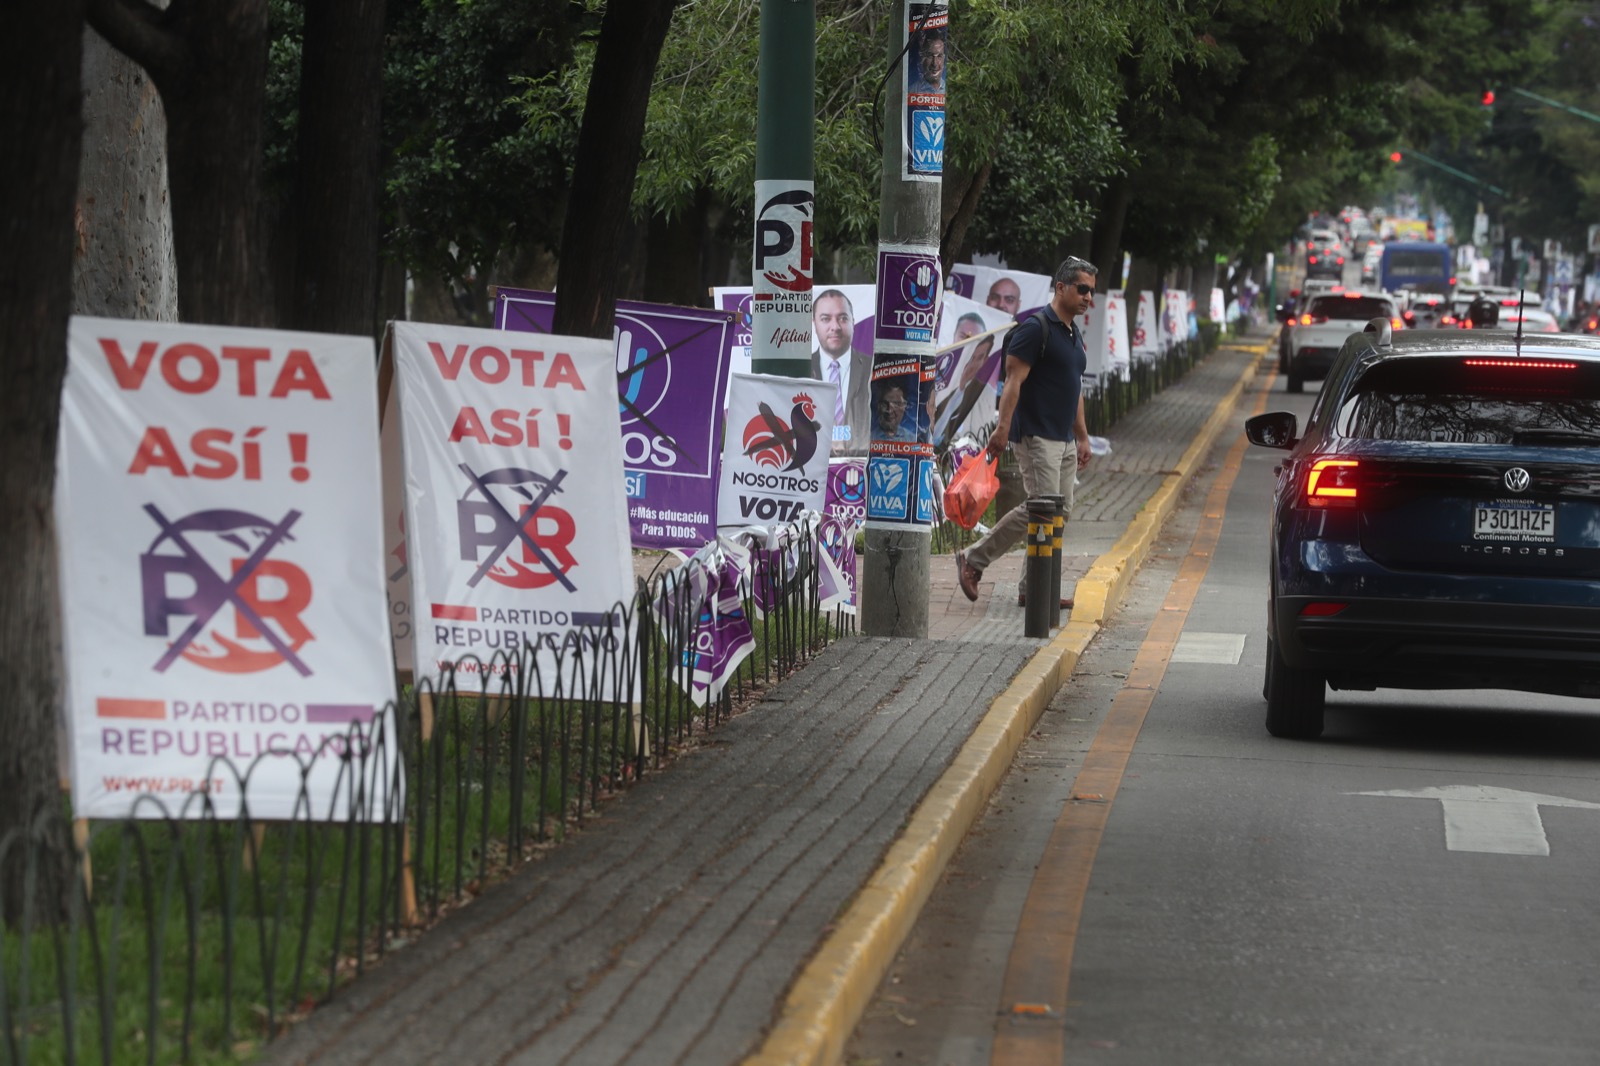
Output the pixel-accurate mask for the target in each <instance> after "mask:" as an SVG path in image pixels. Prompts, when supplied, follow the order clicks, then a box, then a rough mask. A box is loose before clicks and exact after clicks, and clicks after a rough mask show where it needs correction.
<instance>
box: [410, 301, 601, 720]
mask: <svg viewBox="0 0 1600 1066" xmlns="http://www.w3.org/2000/svg"><path fill="white" fill-rule="evenodd" d="M393 344H394V358H395V374H396V378H397V379H398V381H399V384H400V396H399V399H400V437H401V443H402V447H403V450H404V453H405V495H406V557H407V563H408V565H409V569H410V574H411V590H412V592H411V596H412V614H413V616H414V619H415V622H414V625H415V630H416V664H417V665H416V669H417V671H418V672H419V673H420V674H424V675H431V674H434V673H436V672H438V671H441V670H444V669H446V668H447V667H450V666H453V665H455V666H457V670H458V674H459V675H463V676H461V677H460V678H459V680H458V683H461V684H466V685H470V684H471V680H472V679H471V678H469V677H466V676H464V675H466V674H467V673H469V672H478V671H490V672H492V673H502V672H506V671H509V670H513V669H516V668H517V667H516V661H515V659H514V658H513V659H510V660H508V659H507V658H506V657H505V656H512V657H515V656H517V655H518V654H519V653H521V652H522V651H523V649H524V648H526V647H527V646H530V645H531V646H532V647H534V648H535V649H537V650H538V653H537V661H538V664H539V670H540V681H541V683H542V684H543V685H544V689H543V691H545V692H551V691H553V689H554V686H555V684H556V682H557V680H558V677H559V676H560V674H558V666H557V654H556V653H562V655H561V658H562V659H563V660H564V661H565V662H566V663H568V664H576V663H577V661H578V659H577V654H576V653H578V652H583V653H586V661H587V662H589V663H591V664H592V663H593V656H592V654H588V653H596V652H602V653H603V652H610V651H614V650H616V649H617V648H618V646H619V644H620V642H621V641H624V640H626V639H627V633H626V628H625V625H626V623H625V617H624V614H623V608H624V607H625V606H626V604H627V602H628V601H629V600H630V598H631V596H632V588H633V567H632V557H631V554H630V551H629V544H628V523H627V499H626V497H625V496H624V495H623V469H622V425H621V421H620V419H619V418H618V416H617V392H616V372H615V368H614V362H613V350H614V349H613V346H612V343H611V342H610V341H608V340H595V339H592V338H587V337H563V336H556V335H552V334H530V333H512V332H502V331H500V330H489V329H470V328H466V327H460V326H443V325H428V324H425V323H417V322H397V323H395V326H394V341H393ZM497 653H504V654H503V655H502V656H501V658H500V659H499V660H498V661H497V660H496V655H497ZM574 668H575V666H574ZM602 673H604V674H605V675H606V676H605V679H604V681H603V682H602V684H603V685H606V686H611V685H613V684H614V683H615V675H616V674H617V673H619V671H609V670H608V671H602ZM566 683H567V684H568V685H569V686H570V685H571V684H572V678H571V675H570V674H569V675H568V677H567V681H566ZM530 691H532V692H533V693H534V694H537V692H538V691H539V690H537V689H534V688H532V683H531V681H530ZM569 691H570V688H569ZM596 694H597V695H601V697H602V698H611V697H613V696H615V695H617V693H615V692H612V691H611V690H610V688H607V689H606V690H605V692H604V693H596Z"/></svg>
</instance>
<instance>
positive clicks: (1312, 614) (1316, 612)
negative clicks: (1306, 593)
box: [1300, 600, 1350, 618]
mask: <svg viewBox="0 0 1600 1066" xmlns="http://www.w3.org/2000/svg"><path fill="white" fill-rule="evenodd" d="M1348 606H1350V605H1349V604H1348V603H1327V602H1325V601H1321V600H1319V601H1317V602H1315V603H1308V604H1306V605H1305V606H1304V607H1302V608H1300V617H1301V618H1331V617H1333V616H1334V615H1336V614H1338V613H1339V612H1340V611H1342V610H1344V609H1345V608H1346V607H1348Z"/></svg>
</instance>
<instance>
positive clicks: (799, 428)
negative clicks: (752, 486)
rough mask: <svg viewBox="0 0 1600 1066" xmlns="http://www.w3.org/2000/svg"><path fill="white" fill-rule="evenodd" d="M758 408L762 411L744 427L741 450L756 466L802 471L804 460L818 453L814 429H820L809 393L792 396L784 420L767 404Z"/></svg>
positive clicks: (804, 467)
mask: <svg viewBox="0 0 1600 1066" xmlns="http://www.w3.org/2000/svg"><path fill="white" fill-rule="evenodd" d="M760 409H761V413H760V414H758V415H756V417H754V418H752V419H751V420H750V421H749V423H748V424H746V426H745V427H744V453H745V454H746V455H748V456H749V457H750V458H752V459H754V460H755V462H756V465H757V466H765V467H769V468H771V469H775V470H779V469H781V470H783V471H785V472H787V471H790V470H796V471H799V472H800V473H802V474H803V473H805V472H806V463H808V462H810V461H811V457H812V456H813V455H815V454H817V431H818V430H820V429H821V428H822V423H821V422H818V421H817V420H816V413H817V406H816V404H815V403H814V402H812V399H811V397H810V396H808V395H806V394H805V393H803V392H802V393H800V394H799V395H798V396H796V397H795V398H794V409H793V410H791V411H790V412H789V421H788V422H787V423H786V422H784V420H783V419H781V418H779V417H778V416H777V413H776V412H774V411H773V410H772V408H771V407H770V406H768V405H767V404H766V403H762V404H761V405H760ZM785 463H788V465H787V466H785V465H784V464H785Z"/></svg>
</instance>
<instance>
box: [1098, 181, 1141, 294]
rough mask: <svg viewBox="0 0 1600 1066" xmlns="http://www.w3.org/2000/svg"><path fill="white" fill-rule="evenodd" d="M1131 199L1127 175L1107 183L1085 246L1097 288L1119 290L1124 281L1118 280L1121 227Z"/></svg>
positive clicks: (1122, 279)
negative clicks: (1095, 269) (1097, 275)
mask: <svg viewBox="0 0 1600 1066" xmlns="http://www.w3.org/2000/svg"><path fill="white" fill-rule="evenodd" d="M1132 195H1133V183H1132V182H1131V181H1129V180H1128V175H1126V174H1119V175H1117V176H1116V177H1115V178H1113V179H1112V180H1111V187H1110V188H1109V189H1107V190H1106V195H1105V198H1104V200H1103V201H1102V206H1101V209H1100V215H1099V217H1098V218H1096V219H1095V222H1094V231H1093V236H1092V237H1091V238H1090V243H1089V262H1091V263H1093V264H1094V265H1095V266H1097V267H1099V268H1100V288H1102V289H1106V290H1110V289H1120V288H1123V287H1124V282H1125V280H1126V279H1124V278H1123V276H1122V224H1123V222H1124V221H1126V220H1127V217H1128V204H1129V202H1130V201H1131V199H1132Z"/></svg>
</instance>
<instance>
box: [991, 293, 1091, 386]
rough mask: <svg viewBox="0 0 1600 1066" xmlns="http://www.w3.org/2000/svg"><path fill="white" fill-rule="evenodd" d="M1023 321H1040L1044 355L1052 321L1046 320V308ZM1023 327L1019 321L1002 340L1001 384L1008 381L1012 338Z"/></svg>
mask: <svg viewBox="0 0 1600 1066" xmlns="http://www.w3.org/2000/svg"><path fill="white" fill-rule="evenodd" d="M1023 322H1037V323H1039V354H1040V355H1043V354H1044V345H1045V343H1046V342H1047V341H1048V340H1049V339H1050V323H1049V322H1048V321H1046V320H1045V317H1044V310H1043V309H1042V308H1041V309H1040V310H1038V311H1035V312H1034V313H1033V314H1032V315H1030V316H1028V317H1027V318H1025V319H1023ZM1021 328H1022V322H1018V323H1017V324H1016V325H1014V326H1012V327H1011V328H1010V329H1008V330H1006V336H1005V340H1003V341H1001V342H1000V384H1001V385H1004V384H1005V383H1006V353H1008V352H1009V351H1010V350H1011V338H1012V337H1014V336H1016V335H1017V330H1019V329H1021ZM1074 328H1076V327H1074Z"/></svg>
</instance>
